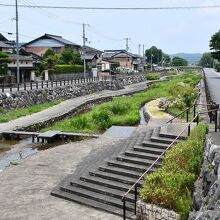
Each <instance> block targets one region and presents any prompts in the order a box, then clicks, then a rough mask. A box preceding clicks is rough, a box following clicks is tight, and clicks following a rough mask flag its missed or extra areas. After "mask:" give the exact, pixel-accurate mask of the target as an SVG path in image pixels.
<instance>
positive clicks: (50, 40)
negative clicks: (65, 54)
mask: <svg viewBox="0 0 220 220" xmlns="http://www.w3.org/2000/svg"><path fill="white" fill-rule="evenodd" d="M23 47H24V48H25V50H26V51H27V52H30V53H34V54H36V55H38V56H41V57H42V56H43V55H44V53H45V52H46V51H47V50H48V49H51V50H53V51H54V52H55V53H61V52H62V51H63V50H64V49H65V48H71V49H73V50H75V51H79V50H80V47H81V46H80V45H78V44H76V43H73V42H71V41H69V40H66V39H64V38H62V36H57V35H51V34H44V35H43V36H41V37H38V38H36V39H34V40H32V41H30V42H28V43H26V44H23Z"/></svg>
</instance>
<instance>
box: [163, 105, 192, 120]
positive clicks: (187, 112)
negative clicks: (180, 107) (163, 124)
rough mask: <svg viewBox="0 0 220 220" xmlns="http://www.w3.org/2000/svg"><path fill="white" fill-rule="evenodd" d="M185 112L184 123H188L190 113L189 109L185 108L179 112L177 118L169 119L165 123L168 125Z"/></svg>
mask: <svg viewBox="0 0 220 220" xmlns="http://www.w3.org/2000/svg"><path fill="white" fill-rule="evenodd" d="M185 112H186V122H189V112H190V108H186V109H185V110H184V111H182V112H180V113H179V114H178V115H177V116H174V117H173V118H171V119H170V120H169V121H167V124H168V123H173V120H175V119H176V118H178V117H180V116H181V115H183V114H184V113H185Z"/></svg>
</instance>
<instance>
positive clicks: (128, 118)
mask: <svg viewBox="0 0 220 220" xmlns="http://www.w3.org/2000/svg"><path fill="white" fill-rule="evenodd" d="M191 79H192V73H187V74H184V75H181V76H176V77H174V78H172V79H171V80H170V81H166V82H160V83H156V84H153V85H151V88H150V89H149V90H148V91H146V92H141V93H138V94H135V95H133V96H130V97H118V98H114V99H113V101H111V102H108V103H104V104H101V105H99V106H96V107H93V108H92V110H91V111H90V112H87V113H84V114H81V115H79V116H75V117H72V118H68V119H66V120H64V121H61V122H57V123H55V124H54V125H53V126H51V127H48V128H45V129H43V131H47V130H61V131H65V132H82V133H99V132H103V131H104V130H106V129H107V128H109V127H111V126H112V125H130V126H132V125H137V124H139V122H140V112H139V111H140V108H141V106H142V105H143V104H144V103H146V102H148V101H150V100H152V99H156V98H159V97H166V96H169V95H170V88H172V86H173V85H174V84H177V83H179V82H182V81H186V80H188V81H190V80H191ZM194 80H195V79H194Z"/></svg>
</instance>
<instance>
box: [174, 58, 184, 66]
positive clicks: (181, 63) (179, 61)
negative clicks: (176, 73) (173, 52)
mask: <svg viewBox="0 0 220 220" xmlns="http://www.w3.org/2000/svg"><path fill="white" fill-rule="evenodd" d="M172 65H173V66H187V65H188V62H187V60H185V59H183V58H181V57H174V58H173V59H172Z"/></svg>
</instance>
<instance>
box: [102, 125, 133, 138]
mask: <svg viewBox="0 0 220 220" xmlns="http://www.w3.org/2000/svg"><path fill="white" fill-rule="evenodd" d="M136 129H137V127H130V126H112V127H111V128H109V129H108V130H107V131H106V132H105V133H104V134H103V135H105V136H108V137H117V138H120V137H123V138H125V137H130V136H131V134H132V133H133V132H134V131H135V130H136Z"/></svg>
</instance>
